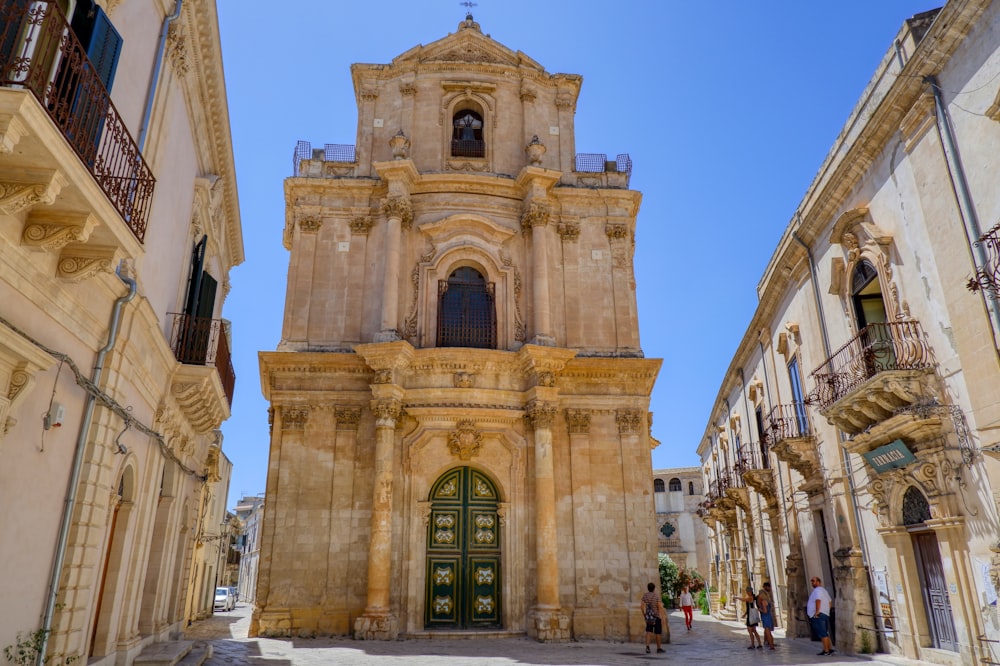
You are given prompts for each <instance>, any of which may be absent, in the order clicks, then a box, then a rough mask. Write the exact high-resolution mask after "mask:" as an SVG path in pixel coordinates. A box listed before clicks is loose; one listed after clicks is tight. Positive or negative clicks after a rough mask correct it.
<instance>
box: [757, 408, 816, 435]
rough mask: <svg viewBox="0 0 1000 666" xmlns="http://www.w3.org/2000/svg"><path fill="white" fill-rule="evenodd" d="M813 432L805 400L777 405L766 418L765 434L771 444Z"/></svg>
mask: <svg viewBox="0 0 1000 666" xmlns="http://www.w3.org/2000/svg"><path fill="white" fill-rule="evenodd" d="M811 434H812V433H811V432H810V430H809V418H808V416H807V414H806V403H805V402H804V401H802V402H792V403H789V404H787V405H775V406H774V407H772V408H771V411H770V412H769V413H768V415H767V418H766V419H764V436H765V437H766V438H767V441H768V442H769V443H770V444H777V443H778V442H781V441H783V440H786V439H794V438H797V437H808V436H809V435H811Z"/></svg>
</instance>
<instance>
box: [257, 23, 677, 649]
mask: <svg viewBox="0 0 1000 666" xmlns="http://www.w3.org/2000/svg"><path fill="white" fill-rule="evenodd" d="M352 74H353V77H354V85H355V92H356V95H357V99H358V107H359V110H358V117H359V126H358V137H357V144H356V156H357V157H356V160H354V161H351V160H347V159H346V158H345V159H344V160H341V161H336V160H332V159H328V158H326V157H327V156H325V155H323V153H318V154H314V153H312V152H311V151H309V150H308V148H306V149H305V150H304V151H303V152H300V153H297V155H299V157H301V160H300V161H299V162H298V163H297V166H296V174H295V176H294V177H292V178H289V179H288V180H286V182H285V191H286V200H287V201H288V202H289V205H288V207H287V209H286V227H285V238H284V240H285V246H286V247H287V248H288V249H289V250H290V252H291V257H290V262H289V273H288V290H287V297H286V305H285V320H284V328H283V335H282V341H281V343H280V345H279V348H278V351H276V352H262V353H261V354H260V360H261V378H262V384H263V390H264V394H265V396H266V397H267V398H268V400H270V401H271V407H272V432H271V450H270V458H269V468H268V481H267V493H266V497H267V504H266V509H265V511H264V519H263V534H262V543H261V551H260V564H259V575H258V584H257V598H256V602H257V608H256V610H255V612H254V617H253V621H252V624H251V632H252V633H253V634H255V635H256V634H258V633H259V634H261V635H308V634H313V633H325V634H353V635H355V636H356V637H359V638H376V639H394V638H396V637H397V636H399V635H409V636H418V635H426V634H427V631H428V630H429V629H434V627H441V630H448V631H455V630H459V631H460V630H463V629H465V628H468V627H469V626H473V625H471V624H463V622H460V621H457V620H456V621H454V622H452V621H451V620H450V619H449V620H448V621H447V622H445V620H442V619H440V617H444V616H445V615H446V614H447V613H450V612H452V609H455V608H460V607H461V605H462V604H463V603H466V602H463V601H462V600H463V599H467V603H468V604H469V606H470V607H474V609H475V610H471V611H470V614H471V615H470V619H469V623H472V622H481V624H476V625H474V626H477V627H482V628H488V629H491V630H495V631H499V632H502V633H514V634H525V633H526V634H528V635H531V636H534V637H536V638H538V639H539V640H567V639H569V638H571V637H579V638H613V639H619V640H621V639H633V640H634V639H637V638H638V637H639V636H641V634H642V631H643V628H644V625H643V623H642V619H641V617H640V614H639V609H638V599H639V597H640V596H641V594H642V591H643V590H644V588H645V585H646V583H647V582H648V581H650V580H655V578H656V557H655V554H656V551H655V548H656V546H655V536H654V532H653V530H654V515H653V511H652V509H653V503H652V491H651V488H650V487H649V470H650V467H651V465H650V453H649V451H650V445H651V439H650V437H649V421H648V419H647V412H648V406H649V394H650V391H651V390H652V385H653V381H654V380H655V377H656V374H657V372H658V369H659V365H660V362H659V361H658V360H647V359H644V358H642V352H641V349H640V348H639V340H638V319H637V313H636V308H635V287H634V275H633V271H632V264H631V259H632V239H633V237H634V229H635V224H636V214H637V212H638V205H639V200H640V196H639V193H638V192H634V191H631V190H628V189H627V181H628V172H627V171H626V170H622V171H618V170H617V167H614V168H612V167H609V166H608V165H607V164H606V163H604V164H601V165H600V166H599V170H598V171H592V172H589V173H583V172H577V171H576V170H575V169H576V167H575V162H574V159H575V156H574V147H573V108H574V106H575V102H576V96H577V93H578V91H579V84H580V77H578V76H575V75H564V74H555V75H552V74H549V73H547V72H545V71H544V69H543V68H542V67H541V66H540V65H538V64H537V63H535V62H534V61H532V60H531V59H530V58H528V57H527V56H525V55H524V54H523V53H515V52H513V51H511V50H510V49H508V48H507V47H505V46H503V45H501V44H498V43H496V42H494V41H493V40H492V39H490V38H489V37H488V36H484V35H483V34H482V32H481V30H480V27H479V25H478V24H476V23H475V22H474V21H473V20H472V18H471V17H469V18H468V19H467V20H466V21H464V22H463V23H461V24H460V25H459V31H458V32H457V33H455V34H452V35H450V36H448V37H446V38H444V39H441V40H438V41H437V42H433V43H431V44H429V45H427V46H419V47H415V48H414V49H412V50H411V51H408V52H407V53H405V54H403V55H401V56H399V57H397V58H396V59H394V60H393V64H391V65H354V66H353V68H352ZM470 108H475V109H478V112H479V113H480V114H481V115H482V116H483V118H482V119H483V128H482V132H483V137H484V138H483V139H482V141H483V145H484V146H485V149H484V152H483V154H482V156H481V157H476V156H461V157H453V156H452V144H451V141H452V135H453V131H454V129H453V125H452V123H453V118H454V117H455V114H456V112H457V111H462V110H468V109H470ZM400 128H401V129H400ZM400 131H401V132H402V133H403V134H402V135H397V134H398V133H399V132H400ZM535 135H537V136H538V141H537V142H533V141H532V137H533V136H535ZM508 174H516V175H508ZM376 176H377V177H376ZM581 185H583V186H582V187H581ZM461 267H471V268H474V269H475V270H476V271H478V272H479V273H480V274H481V275H482V276H484V277H485V279H486V281H487V282H488V283H491V284H492V285H493V287H492V288H493V295H492V302H493V303H494V307H495V315H496V320H495V321H496V339H495V341H494V342H493V344H486V345H484V347H486V348H470V347H459V346H442V347H438V346H437V343H438V329H437V327H438V321H439V320H438V307H439V303H440V300H439V295H440V294H441V293H442V292H443V291H444V288H443V287H442V286H441V282H442V281H445V280H448V279H449V276H450V275H452V272H453V271H455V270H456V269H458V268H461ZM449 288H450V287H449ZM584 302H586V303H587V304H588V307H583V305H582V304H583V303H584ZM589 305H593V306H594V307H589ZM334 351H336V352H341V353H330V352H334ZM455 470H460V474H462V475H465V474H467V475H469V477H467V478H473V479H479V481H477V482H476V483H479V482H482V485H481V486H479V485H476V486H475V488H480V487H482V488H487V487H490V488H495V492H496V493H497V496H496V497H495V498H494V499H496V500H497V503H496V505H495V507H494V506H493V505H492V504H491V505H490V506H491V507H493V508H490V509H489V510H488V511H495V512H496V513H495V515H494V514H489V515H486V514H477V515H479V516H480V517H479V518H476V520H477V521H478V520H482V521H483V524H482V525H479V523H478V522H477V527H476V529H475V530H472V528H471V527H470V528H468V529H469V530H470V531H469V532H468V534H469V535H470V536H469V539H476V540H477V541H469V542H468V543H469V544H470V545H469V546H468V548H469V549H470V552H471V551H474V550H476V549H485V550H486V551H488V553H489V558H495V559H490V560H489V562H490V563H495V564H489V566H488V567H487V568H489V567H496V568H494V569H490V570H489V571H485V570H484V571H485V573H483V574H482V577H478V576H479V573H477V579H476V580H477V582H476V585H488V586H493V587H489V589H488V590H486V588H483V589H484V590H486V591H483V592H482V593H480V592H476V599H475V600H473V599H472V598H471V597H467V596H463V595H465V594H466V593H465V592H463V589H461V588H460V586H459V587H450V586H454V585H455V584H454V583H453V580H454V579H453V578H452V577H451V576H452V574H450V573H449V571H450V567H452V566H453V565H452V564H451V563H450V562H451V560H448V561H445V560H444V559H434V558H435V557H437V555H436V553H440V552H442V551H443V550H444V549H445V547H446V546H447V544H449V543H452V540H455V539H457V540H458V541H461V540H462V534H464V533H465V532H462V531H461V530H465V529H466V528H465V527H462V528H459V532H454V531H453V529H452V528H453V522H452V521H453V520H455V519H454V518H453V517H451V514H447V512H446V510H445V509H443V508H440V507H441V506H443V505H439V504H435V501H434V498H433V497H432V489H433V488H435V487H436V486H435V484H436V483H443V484H445V486H443V487H448V486H447V483H449V482H448V481H447V479H448V478H449V477H448V476H447V475H448V474H451V473H453V472H455ZM456 478H458V477H456ZM461 478H466V477H464V476H463V477H461ZM435 492H437V491H435ZM441 492H444V491H443V490H442V491H441ZM469 492H472V491H471V490H470V491H469ZM476 492H479V491H478V490H477V491H476ZM484 492H485V491H484ZM493 492H494V490H490V491H489V493H493ZM443 497H446V495H442V496H441V497H440V498H438V499H441V498H443ZM484 497H485V496H484ZM441 501H444V500H443V499H442V500H441ZM490 501H491V502H492V500H490ZM463 510H464V509H463ZM471 510H472V509H470V511H471ZM442 511H445V513H441V512H442ZM462 515H464V514H462ZM439 520H440V521H442V522H441V523H440V524H439V523H438V521H439ZM461 524H463V525H464V523H461ZM317 528H318V529H317ZM494 530H495V531H494ZM456 534H457V535H458V536H456ZM318 535H323V536H321V537H320V536H318ZM326 535H329V536H328V537H327V536H326ZM480 538H482V539H484V540H483V541H478V540H479V539H480ZM456 543H457V542H456ZM494 544H495V546H494ZM487 546H489V548H487ZM441 557H444V556H443V555H442V556H441ZM448 557H451V556H450V555H449V556H448ZM456 557H457V556H456ZM463 557H464V556H463ZM484 557H486V556H485V555H484ZM456 561H457V560H456ZM462 561H464V560H462ZM483 561H484V562H485V560H483ZM430 562H441V563H442V564H441V566H440V567H439V566H438V565H437V564H435V565H434V566H433V567H432V566H431V565H430V564H429V563H430ZM470 562H471V561H470ZM461 566H464V565H461ZM469 566H472V565H471V564H470V565H469ZM483 566H487V565H483ZM476 567H479V565H478V564H477V565H476ZM477 572H478V568H477ZM484 581H488V582H484ZM432 588H433V589H434V590H437V591H435V592H434V594H433V595H431V594H429V593H427V590H429V589H432ZM476 589H477V590H479V589H480V588H478V587H477V588H476ZM442 590H443V591H442ZM481 613H482V615H480V614H481ZM489 613H493V614H494V615H492V616H491V617H489V618H487V617H486V616H487V615H488V614H489ZM439 614H440V617H439ZM438 622H439V624H435V623H438Z"/></svg>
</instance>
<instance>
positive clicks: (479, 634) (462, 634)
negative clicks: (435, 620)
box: [406, 629, 527, 641]
mask: <svg viewBox="0 0 1000 666" xmlns="http://www.w3.org/2000/svg"><path fill="white" fill-rule="evenodd" d="M525 636H527V634H526V633H525V632H523V631H502V630H496V631H491V630H488V629H487V630H481V631H477V630H475V629H472V630H467V631H448V630H447V629H435V630H434V631H414V632H410V633H408V634H406V638H410V639H416V640H438V641H441V640H446V641H460V640H478V639H490V640H492V639H496V638H524V637H525Z"/></svg>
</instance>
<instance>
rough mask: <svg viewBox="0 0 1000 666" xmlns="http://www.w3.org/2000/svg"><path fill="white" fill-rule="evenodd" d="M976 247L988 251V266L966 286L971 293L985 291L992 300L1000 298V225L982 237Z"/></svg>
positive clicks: (978, 271)
mask: <svg viewBox="0 0 1000 666" xmlns="http://www.w3.org/2000/svg"><path fill="white" fill-rule="evenodd" d="M974 245H975V247H982V248H985V249H986V265H985V266H983V267H982V268H979V269H978V270H977V271H976V275H975V276H974V277H972V278H969V281H968V282H967V283H966V285H965V286H966V287H968V289H969V291H973V292H975V291H984V292H986V293H987V294H988V295H989V296H991V297H992V298H1000V224H998V225H996V226H995V227H993V228H992V229H990V230H989V231H987V232H986V233H985V234H983V235H982V236H980V237H979V240H977V241H976V242H975V243H974Z"/></svg>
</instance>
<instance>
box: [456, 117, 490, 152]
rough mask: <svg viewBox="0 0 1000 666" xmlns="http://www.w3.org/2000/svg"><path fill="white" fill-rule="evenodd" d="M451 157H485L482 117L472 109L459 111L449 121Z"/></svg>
mask: <svg viewBox="0 0 1000 666" xmlns="http://www.w3.org/2000/svg"><path fill="white" fill-rule="evenodd" d="M451 124H452V127H454V129H453V130H452V134H451V156H452V157H486V142H485V141H484V140H483V116H482V114H480V113H478V112H477V111H475V110H473V109H460V110H458V111H457V112H455V115H454V116H453V117H452V119H451Z"/></svg>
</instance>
